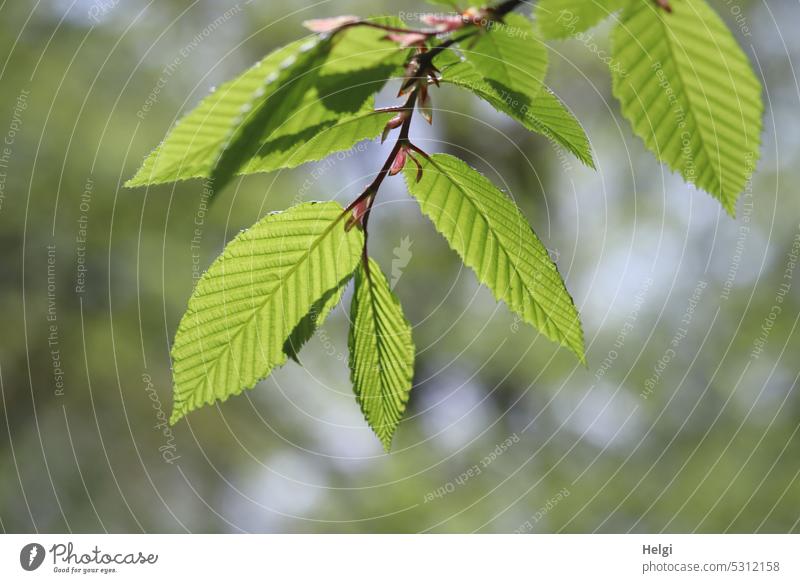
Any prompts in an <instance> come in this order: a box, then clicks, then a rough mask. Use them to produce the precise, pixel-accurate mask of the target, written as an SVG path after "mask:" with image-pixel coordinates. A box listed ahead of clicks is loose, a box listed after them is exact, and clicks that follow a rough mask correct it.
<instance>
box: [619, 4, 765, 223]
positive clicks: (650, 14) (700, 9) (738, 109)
mask: <svg viewBox="0 0 800 583" xmlns="http://www.w3.org/2000/svg"><path fill="white" fill-rule="evenodd" d="M670 4H671V6H672V13H671V14H669V13H667V12H666V11H664V10H663V9H660V8H658V6H656V5H655V4H654V3H648V2H637V3H635V4H631V6H630V7H629V8H628V9H627V10H625V12H624V13H623V15H622V21H621V23H620V24H619V26H618V27H617V28H616V30H615V31H614V35H613V55H614V59H615V61H617V62H618V63H619V67H616V68H614V69H612V74H613V81H614V84H613V89H614V95H615V96H616V97H617V99H619V101H620V103H621V105H622V113H623V115H624V116H625V117H626V118H627V119H628V121H630V122H631V126H632V128H633V131H634V132H635V133H636V135H638V136H639V137H640V138H642V139H643V140H644V143H645V145H646V146H647V147H648V148H649V149H650V150H651V151H652V152H654V153H655V155H656V157H657V158H658V159H659V160H661V161H662V162H665V163H666V164H667V165H668V166H669V167H670V168H671V169H672V170H674V171H677V172H680V174H681V175H682V176H683V178H684V179H685V180H686V181H687V182H689V183H692V184H694V185H695V186H697V187H699V188H702V189H703V190H705V191H707V192H709V193H710V194H712V195H714V196H716V197H717V198H718V199H719V200H720V201H721V202H722V205H723V206H724V207H725V209H726V210H727V211H728V212H729V213H730V214H731V215H733V214H735V210H736V199H737V198H738V196H739V193H740V192H741V191H742V190H743V189H744V186H745V184H746V182H747V180H748V179H749V178H750V176H751V175H752V173H753V171H754V169H755V165H756V161H757V160H758V156H759V143H760V136H761V127H762V121H761V116H762V113H763V110H764V108H763V104H762V102H761V85H760V84H759V82H758V79H757V78H756V76H755V75H754V73H753V71H752V69H751V68H750V63H749V62H748V60H747V57H746V56H745V54H744V52H742V49H741V48H739V45H738V44H737V43H736V40H735V39H734V38H733V36H732V35H731V33H730V31H729V30H728V28H727V27H726V26H725V24H724V23H723V22H722V20H721V19H720V18H719V16H717V14H716V13H715V12H714V11H713V10H712V9H711V8H710V7H709V6H708V5H707V4H706V3H705V2H703V1H702V0H671V2H670Z"/></svg>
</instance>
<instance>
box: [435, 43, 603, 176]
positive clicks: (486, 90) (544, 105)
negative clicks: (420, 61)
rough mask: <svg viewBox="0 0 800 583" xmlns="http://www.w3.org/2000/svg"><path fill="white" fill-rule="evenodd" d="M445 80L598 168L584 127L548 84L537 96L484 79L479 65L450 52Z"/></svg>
mask: <svg viewBox="0 0 800 583" xmlns="http://www.w3.org/2000/svg"><path fill="white" fill-rule="evenodd" d="M440 62H441V63H443V65H442V77H441V82H442V83H450V84H452V85H456V86H458V87H463V88H465V89H468V90H470V91H471V92H472V93H474V94H475V95H477V96H478V97H480V98H481V99H483V100H484V101H486V102H488V103H489V104H491V105H492V106H493V107H494V108H495V109H497V110H498V111H502V112H503V113H505V114H506V115H509V116H510V117H512V118H513V119H515V120H517V121H518V122H520V123H521V124H522V125H523V126H524V127H525V128H526V129H528V130H530V131H532V132H536V133H539V134H542V135H544V136H545V137H547V138H548V139H550V140H552V141H554V142H556V143H557V144H559V145H560V146H562V147H564V148H566V149H567V150H568V151H570V152H572V154H573V155H574V156H575V157H577V158H578V160H580V161H581V162H582V163H584V164H585V165H586V166H588V167H590V168H594V160H593V159H592V149H591V146H590V145H589V138H587V137H586V133H585V132H584V131H583V127H581V124H580V123H579V122H578V120H576V119H575V117H574V116H573V115H572V114H571V113H570V112H569V110H568V109H566V107H564V104H562V103H561V101H560V100H559V99H558V98H557V97H556V96H555V95H553V93H551V92H550V90H549V89H547V88H544V89H543V90H542V91H541V92H540V93H539V94H538V95H537V96H536V97H535V98H534V99H533V100H531V99H530V97H528V96H526V95H522V94H519V93H516V92H513V91H509V90H508V89H506V88H503V87H502V86H500V85H497V84H495V83H493V82H492V80H491V79H484V78H483V76H482V75H481V74H480V73H478V71H477V70H476V69H475V67H474V66H473V65H472V64H471V63H468V62H466V61H460V60H459V59H458V58H457V57H455V56H453V55H452V54H449V53H446V54H443V55H442V58H441V61H440Z"/></svg>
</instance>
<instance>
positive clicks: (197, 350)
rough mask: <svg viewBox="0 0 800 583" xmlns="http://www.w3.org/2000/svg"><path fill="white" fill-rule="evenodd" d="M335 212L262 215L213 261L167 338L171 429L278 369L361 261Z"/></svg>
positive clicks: (306, 209)
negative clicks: (307, 319)
mask: <svg viewBox="0 0 800 583" xmlns="http://www.w3.org/2000/svg"><path fill="white" fill-rule="evenodd" d="M342 212H343V209H342V207H341V206H340V205H339V204H338V203H336V202H326V203H306V204H301V205H298V206H295V207H292V208H290V209H289V210H287V211H285V212H281V213H273V214H270V215H267V216H266V217H264V218H263V219H261V220H260V221H259V222H258V223H256V224H255V225H254V226H253V227H252V228H251V229H249V230H247V231H244V232H243V233H240V234H239V235H238V236H237V237H236V238H235V239H234V240H233V241H231V242H230V243H229V244H228V246H227V247H226V248H225V251H224V252H223V253H222V255H220V256H219V257H218V258H217V259H216V260H215V261H214V263H213V264H212V265H211V267H210V268H209V270H208V271H207V272H206V273H205V274H204V275H203V277H202V278H201V279H200V281H199V282H198V284H197V287H196V288H195V290H194V293H193V294H192V297H191V299H190V300H189V307H188V309H187V311H186V313H185V314H184V316H183V319H182V320H181V323H180V325H179V326H178V332H177V333H176V334H175V342H174V344H173V347H172V360H173V378H174V382H175V391H174V396H175V399H174V405H173V411H172V417H171V419H170V421H171V422H172V423H175V422H176V421H178V420H179V419H180V418H181V417H183V416H184V415H185V414H186V413H188V412H189V411H192V410H194V409H197V408H198V407H201V406H202V405H206V404H211V403H213V402H215V401H218V400H222V401H224V400H225V399H227V398H228V397H229V396H231V395H237V394H239V393H240V392H242V390H244V389H248V388H251V387H253V386H254V385H255V384H256V383H257V382H258V381H259V380H261V379H263V378H264V377H266V376H267V375H269V373H270V372H271V371H272V369H273V368H275V367H276V366H279V365H282V364H283V363H284V362H286V353H285V352H284V343H285V341H286V339H287V338H288V337H289V336H290V334H291V333H292V332H293V330H294V329H295V327H296V326H297V325H298V323H300V321H301V320H302V319H303V317H304V316H305V315H306V314H307V313H308V312H309V310H311V308H312V307H313V306H314V304H315V302H317V301H318V300H319V299H320V298H321V297H323V296H324V295H325V294H326V292H328V291H329V290H330V289H332V288H335V287H337V286H339V285H341V283H342V282H343V280H346V279H347V278H349V277H350V275H351V274H352V272H353V270H354V269H355V267H356V265H357V264H358V261H359V259H360V258H361V249H362V246H363V235H362V233H361V231H360V230H359V229H350V230H349V231H347V230H345V228H344V225H345V220H344V219H343V218H342V217H341V215H342Z"/></svg>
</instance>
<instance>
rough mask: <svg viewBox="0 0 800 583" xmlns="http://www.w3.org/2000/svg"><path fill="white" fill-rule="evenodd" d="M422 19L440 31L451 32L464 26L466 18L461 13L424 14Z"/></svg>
mask: <svg viewBox="0 0 800 583" xmlns="http://www.w3.org/2000/svg"><path fill="white" fill-rule="evenodd" d="M420 20H421V21H422V22H424V23H425V24H427V25H428V26H430V27H432V28H435V29H436V30H437V31H438V32H450V31H453V30H457V29H459V28H461V27H462V26H464V18H462V17H461V16H460V15H454V14H448V15H441V14H423V15H422V16H421V17H420Z"/></svg>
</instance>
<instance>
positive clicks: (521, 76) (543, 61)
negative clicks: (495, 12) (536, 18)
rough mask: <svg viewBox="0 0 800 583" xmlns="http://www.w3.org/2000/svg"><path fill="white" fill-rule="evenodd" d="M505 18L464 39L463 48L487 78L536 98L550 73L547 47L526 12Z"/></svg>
mask: <svg viewBox="0 0 800 583" xmlns="http://www.w3.org/2000/svg"><path fill="white" fill-rule="evenodd" d="M504 20H505V22H504V23H502V22H493V23H492V25H491V27H490V28H489V29H488V30H487V31H485V32H483V33H482V34H480V36H478V37H477V40H473V39H470V40H467V41H465V42H464V43H461V49H462V52H463V53H464V54H465V55H466V58H467V61H468V62H470V63H472V65H473V66H474V67H475V70H476V71H477V72H478V73H479V74H480V75H482V76H483V78H484V79H486V80H487V81H489V82H491V83H492V84H493V85H495V86H500V87H504V88H507V89H508V90H509V91H511V92H513V93H515V94H518V95H522V96H525V97H527V98H528V100H529V101H533V99H534V98H535V97H536V96H537V95H538V94H539V92H540V91H541V90H542V87H543V86H544V79H545V76H546V75H547V47H546V46H545V44H544V43H543V42H542V40H541V39H540V38H539V35H538V34H537V33H536V31H535V30H534V28H533V23H532V22H531V21H530V20H528V19H527V18H525V17H524V16H522V15H520V14H508V15H507V16H506V17H505V19H504Z"/></svg>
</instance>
